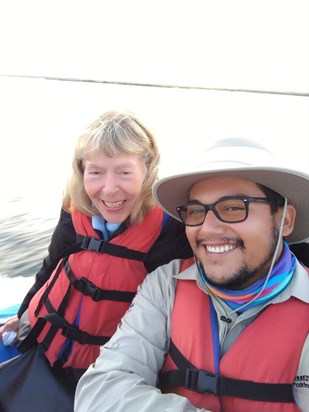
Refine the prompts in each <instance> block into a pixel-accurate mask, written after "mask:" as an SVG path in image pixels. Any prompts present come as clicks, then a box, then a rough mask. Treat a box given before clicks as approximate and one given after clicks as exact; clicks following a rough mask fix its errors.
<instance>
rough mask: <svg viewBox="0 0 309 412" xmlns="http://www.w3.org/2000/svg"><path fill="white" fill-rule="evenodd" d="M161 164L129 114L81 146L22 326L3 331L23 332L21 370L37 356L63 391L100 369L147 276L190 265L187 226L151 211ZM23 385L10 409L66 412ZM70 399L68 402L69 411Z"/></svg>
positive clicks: (99, 128) (49, 392) (118, 115)
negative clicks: (171, 265)
mask: <svg viewBox="0 0 309 412" xmlns="http://www.w3.org/2000/svg"><path fill="white" fill-rule="evenodd" d="M159 159H160V154H159V150H158V146H157V143H156V140H155V138H154V136H153V134H152V133H151V131H150V130H149V129H148V128H147V127H146V126H144V125H143V123H142V122H141V121H140V120H139V119H138V117H136V116H135V115H134V114H132V113H129V112H115V111H112V112H104V113H103V114H102V115H100V116H99V117H98V118H97V119H96V120H95V121H94V122H93V123H91V124H90V126H89V127H87V128H86V129H85V131H84V132H83V133H82V135H81V136H80V137H79V139H78V140H77V143H76V147H75V151H74V156H73V171H72V175H71V177H70V179H69V181H68V185H67V189H66V192H65V196H64V199H63V203H62V210H61V215H60V219H59V222H58V224H57V226H56V229H55V231H54V232H53V235H52V240H51V243H50V246H49V249H48V252H49V253H48V256H47V257H46V258H45V259H44V261H43V265H42V267H41V269H40V270H39V272H38V273H37V275H36V278H35V283H34V285H33V286H32V288H31V289H30V290H29V292H28V293H27V295H26V296H25V298H24V299H23V302H22V304H21V306H20V308H19V310H18V316H17V317H15V318H13V319H10V320H8V321H7V322H6V323H5V324H4V326H3V328H2V329H1V331H0V338H1V337H2V336H3V334H5V333H8V332H18V341H19V345H18V348H19V350H20V351H21V352H27V353H26V354H25V355H23V356H24V358H23V359H25V361H28V360H29V357H28V351H30V350H31V352H32V351H34V352H35V351H36V349H38V351H39V352H35V353H36V354H37V356H36V357H35V358H32V357H31V358H30V361H31V362H32V363H31V366H34V365H37V363H36V362H42V358H43V359H44V361H43V362H46V360H48V362H49V364H50V365H51V366H52V367H53V368H56V369H57V370H58V372H59V369H60V370H61V371H63V370H65V371H66V372H65V376H63V375H62V374H61V375H62V376H59V379H60V381H61V383H63V384H64V388H65V384H66V383H67V384H68V383H69V382H71V381H72V379H73V382H74V383H75V384H76V383H77V380H78V378H79V376H80V375H81V374H82V373H83V372H84V371H85V369H86V368H87V367H88V366H89V365H90V364H91V363H92V362H94V361H95V359H96V358H97V356H98V354H99V349H100V346H101V345H103V344H104V343H106V342H107V341H108V340H109V338H110V337H111V336H112V334H113V333H114V332H115V330H116V327H117V325H118V323H119V322H120V320H121V318H122V316H123V315H124V313H125V312H126V310H127V309H128V308H129V305H130V303H131V301H132V299H133V298H134V296H135V293H136V290H137V288H138V286H139V285H140V284H141V283H142V281H143V280H144V278H145V277H146V275H147V274H148V273H149V272H151V271H152V270H153V269H155V268H156V267H158V266H161V265H164V264H165V263H168V262H169V261H170V260H173V259H175V258H177V257H180V258H186V257H189V256H191V255H192V251H191V249H190V247H189V244H188V242H187V239H186V237H185V233H184V228H183V226H182V225H181V223H180V222H177V221H176V220H174V219H172V218H169V217H168V216H167V215H166V214H165V213H164V212H163V211H162V210H161V209H160V207H159V206H157V205H156V204H155V201H154V198H153V195H152V186H153V184H154V182H155V181H156V180H157V176H158V163H159ZM91 319H92V321H91ZM46 331H48V332H47V333H46ZM33 345H35V346H33ZM41 348H42V349H44V350H43V351H41ZM17 362H18V367H20V364H19V362H20V361H19V360H18V361H17ZM21 362H22V361H21ZM28 366H29V365H28ZM4 373H5V371H4ZM46 373H48V375H49V374H50V375H51V376H53V375H54V372H53V371H52V370H50V371H49V372H48V369H47V372H46ZM45 378H47V377H46V376H45ZM22 381H23V385H22V387H21V388H20V392H18V393H17V394H16V393H15V395H14V402H15V403H14V405H15V406H14V407H16V402H20V404H24V403H27V401H28V399H33V398H35V400H36V405H37V407H40V408H41V410H43V409H44V410H46V405H45V401H46V397H48V396H50V397H51V398H52V399H54V402H52V403H51V404H49V405H48V406H49V407H50V408H52V409H50V410H53V411H55V410H56V407H58V408H59V409H60V410H65V409H63V408H65V406H64V403H63V400H62V398H60V397H59V394H58V392H57V391H58V389H57V390H56V389H55V387H54V386H51V387H48V386H46V387H45V386H44V385H43V386H44V388H41V389H42V390H41V389H40V390H39V392H40V395H41V397H42V398H39V397H38V396H35V393H37V392H38V388H37V382H36V383H34V382H33V380H32V379H30V378H29V379H22ZM73 386H74V385H73ZM53 391H55V393H54V392H53ZM8 392H9V391H8ZM25 393H26V394H27V395H26V398H25V395H24V394H25ZM73 394H74V391H73V392H70V393H69V396H66V397H65V399H66V401H68V403H69V404H70V405H71V407H73ZM19 396H20V397H19ZM5 402H7V399H6V400H5ZM8 404H9V402H8ZM15 410H16V409H15Z"/></svg>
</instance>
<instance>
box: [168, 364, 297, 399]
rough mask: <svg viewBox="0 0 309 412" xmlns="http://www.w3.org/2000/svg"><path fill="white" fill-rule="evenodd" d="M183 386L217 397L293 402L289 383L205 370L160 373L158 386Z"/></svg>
mask: <svg viewBox="0 0 309 412" xmlns="http://www.w3.org/2000/svg"><path fill="white" fill-rule="evenodd" d="M179 386H183V387H185V388H186V389H190V390H193V391H196V392H199V393H211V394H214V395H216V396H218V397H222V396H232V397H236V398H245V399H250V400H255V401H262V402H294V398H293V391H292V385H291V384H276V383H261V382H253V381H246V380H240V379H232V378H227V377H225V376H221V375H214V374H212V373H210V372H208V371H205V370H198V369H186V370H172V371H169V372H166V373H162V374H161V375H160V387H162V388H164V389H165V388H168V387H179Z"/></svg>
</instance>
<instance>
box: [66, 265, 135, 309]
mask: <svg viewBox="0 0 309 412" xmlns="http://www.w3.org/2000/svg"><path fill="white" fill-rule="evenodd" d="M64 269H65V273H66V275H67V277H68V279H69V281H70V283H71V284H72V285H73V286H74V288H75V289H77V290H78V291H79V292H81V293H82V294H83V295H85V296H90V297H91V299H92V300H93V301H95V302H99V301H101V300H112V301H116V302H132V300H133V298H134V296H135V292H127V291H121V290H105V289H101V288H99V287H98V286H96V285H95V284H94V283H92V282H91V281H90V280H88V279H86V278H85V277H82V278H81V279H76V277H75V276H74V273H73V271H72V270H71V268H70V265H69V262H68V260H67V261H66V262H65V264H64Z"/></svg>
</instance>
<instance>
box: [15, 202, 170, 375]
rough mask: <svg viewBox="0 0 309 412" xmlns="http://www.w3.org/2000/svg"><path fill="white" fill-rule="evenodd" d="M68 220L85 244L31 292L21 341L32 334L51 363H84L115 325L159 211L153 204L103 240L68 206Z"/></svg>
mask: <svg viewBox="0 0 309 412" xmlns="http://www.w3.org/2000/svg"><path fill="white" fill-rule="evenodd" d="M72 220H73V224H74V228H75V231H76V233H77V234H79V238H81V239H83V244H84V247H85V250H83V251H81V252H78V253H75V254H71V255H69V256H68V257H67V258H65V259H63V260H62V261H60V263H59V264H58V267H57V268H56V269H55V271H54V272H53V274H52V276H51V277H50V279H49V280H48V282H47V283H46V284H45V285H44V286H43V287H42V288H41V289H40V290H39V291H38V292H37V293H36V295H35V296H34V297H33V299H32V300H31V302H30V305H29V308H28V315H29V321H30V326H31V328H32V331H31V333H30V335H31V336H30V335H29V337H28V338H26V340H25V342H22V344H21V346H22V345H23V343H24V345H25V347H27V346H26V345H29V342H31V341H33V340H34V339H35V340H36V341H38V342H39V343H40V344H41V346H42V347H43V349H44V351H45V355H46V357H47V358H48V360H49V362H50V363H51V364H52V365H56V364H57V365H60V366H65V367H67V366H72V367H75V368H87V367H88V366H89V365H90V364H91V363H92V362H94V361H95V359H96V358H97V357H98V355H99V349H100V345H102V344H104V343H106V342H107V341H108V340H109V338H110V337H111V336H112V335H113V333H114V332H115V331H116V327H117V325H118V323H119V321H120V319H121V318H122V316H123V315H124V313H125V312H126V310H127V309H128V308H129V305H130V302H131V301H132V299H133V297H134V295H135V293H136V290H137V287H138V285H139V284H140V283H142V281H143V280H144V278H145V276H146V274H147V270H146V268H145V266H144V264H143V258H144V257H145V254H146V253H147V252H148V251H149V250H150V248H151V247H152V246H153V244H154V242H155V241H156V240H157V238H158V237H159V235H160V233H161V230H162V223H163V212H162V210H161V209H160V208H159V207H155V208H154V209H152V210H151V211H150V212H149V213H148V214H147V215H146V216H145V218H144V220H143V222H142V223H141V224H136V225H133V226H130V227H129V228H128V229H127V230H125V231H124V232H123V233H121V234H119V235H118V236H115V237H114V238H113V239H111V240H110V241H109V242H104V241H102V240H100V239H99V237H98V235H97V233H96V232H95V230H94V229H93V228H92V225H91V218H90V217H86V216H85V215H83V214H81V213H79V212H77V211H74V212H73V213H72ZM27 339H28V341H27Z"/></svg>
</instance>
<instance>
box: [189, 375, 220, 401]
mask: <svg viewBox="0 0 309 412" xmlns="http://www.w3.org/2000/svg"><path fill="white" fill-rule="evenodd" d="M185 387H186V388H187V389H191V390H194V391H197V392H199V393H212V394H214V395H216V396H220V376H219V375H213V374H212V373H210V372H207V371H204V370H197V369H189V368H188V369H187V370H186V376H185Z"/></svg>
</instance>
